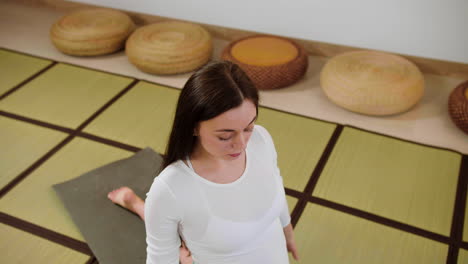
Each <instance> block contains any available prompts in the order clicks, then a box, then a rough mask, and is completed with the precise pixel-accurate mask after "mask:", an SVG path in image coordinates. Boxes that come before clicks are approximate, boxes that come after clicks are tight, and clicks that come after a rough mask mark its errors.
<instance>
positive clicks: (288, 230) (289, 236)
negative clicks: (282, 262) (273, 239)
mask: <svg viewBox="0 0 468 264" xmlns="http://www.w3.org/2000/svg"><path fill="white" fill-rule="evenodd" d="M283 232H284V236H285V238H286V247H287V249H288V252H291V254H292V256H293V258H294V259H295V260H297V261H299V254H298V253H297V247H296V241H294V231H293V227H292V225H291V224H289V225H287V226H286V227H285V228H283Z"/></svg>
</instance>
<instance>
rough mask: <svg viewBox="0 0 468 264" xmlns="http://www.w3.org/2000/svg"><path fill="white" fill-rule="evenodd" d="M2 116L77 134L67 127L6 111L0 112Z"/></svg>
mask: <svg viewBox="0 0 468 264" xmlns="http://www.w3.org/2000/svg"><path fill="white" fill-rule="evenodd" d="M0 115H2V116H5V117H9V118H11V119H15V120H19V121H23V122H26V123H30V124H33V125H38V126H41V127H45V128H50V129H53V130H58V131H60V132H64V133H67V134H73V133H74V132H75V130H74V129H72V128H67V127H63V126H58V125H54V124H51V123H47V122H44V121H41V120H37V119H33V118H29V117H25V116H20V115H17V114H14V113H11V112H6V111H2V110H0Z"/></svg>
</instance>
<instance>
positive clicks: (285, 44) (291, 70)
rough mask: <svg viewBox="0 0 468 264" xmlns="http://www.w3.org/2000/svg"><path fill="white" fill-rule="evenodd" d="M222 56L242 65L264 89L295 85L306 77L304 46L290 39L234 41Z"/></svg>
mask: <svg viewBox="0 0 468 264" xmlns="http://www.w3.org/2000/svg"><path fill="white" fill-rule="evenodd" d="M221 57H222V58H223V59H224V60H229V61H232V62H234V63H236V64H238V65H239V66H240V67H241V68H242V69H243V70H244V71H245V72H246V73H247V75H248V76H249V77H250V79H251V80H252V81H253V83H254V84H255V86H256V87H257V88H258V89H260V90H270V89H278V88H282V87H285V86H288V85H291V84H293V83H295V82H297V81H298V80H299V79H301V78H302V76H304V74H305V72H306V70H307V66H308V58H307V53H306V51H305V50H304V48H302V47H301V46H299V45H298V44H297V43H295V42H293V41H291V40H289V39H285V38H280V37H273V36H266V35H255V36H250V37H246V38H242V39H239V40H236V41H234V42H231V43H230V44H229V45H228V46H227V47H226V48H225V49H224V50H223V53H222V55H221Z"/></svg>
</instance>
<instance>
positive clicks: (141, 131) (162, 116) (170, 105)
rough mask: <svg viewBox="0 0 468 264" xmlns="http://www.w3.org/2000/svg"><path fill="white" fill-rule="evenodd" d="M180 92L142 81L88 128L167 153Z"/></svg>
mask: <svg viewBox="0 0 468 264" xmlns="http://www.w3.org/2000/svg"><path fill="white" fill-rule="evenodd" d="M179 93H180V91H179V90H176V89H171V88H166V87H162V86H159V85H155V84H150V83H146V82H139V83H138V84H137V85H135V87H133V88H132V89H131V90H130V91H129V92H128V93H127V94H125V95H124V96H123V97H122V98H120V99H119V100H118V101H117V102H115V103H114V104H113V105H112V106H111V107H109V108H108V109H107V110H106V111H104V112H103V113H102V114H101V115H100V116H99V117H98V118H96V120H94V121H93V122H92V123H91V124H89V126H87V127H86V129H85V130H84V131H85V132H88V133H91V134H94V135H98V136H101V137H105V138H109V139H112V140H116V141H119V142H123V143H126V144H129V145H132V146H137V147H140V148H145V147H151V148H153V149H154V150H155V151H156V152H159V153H164V152H165V151H166V143H167V140H168V137H169V134H170V132H171V128H172V122H173V119H174V113H175V108H176V104H177V99H178V98H179Z"/></svg>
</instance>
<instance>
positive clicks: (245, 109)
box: [201, 100, 257, 130]
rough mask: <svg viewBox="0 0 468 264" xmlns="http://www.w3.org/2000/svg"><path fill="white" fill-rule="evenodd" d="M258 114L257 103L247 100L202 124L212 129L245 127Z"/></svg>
mask: <svg viewBox="0 0 468 264" xmlns="http://www.w3.org/2000/svg"><path fill="white" fill-rule="evenodd" d="M256 116H257V108H256V107H255V105H254V104H253V103H252V102H250V101H248V100H246V101H244V103H242V105H240V106H239V107H236V108H233V109H231V110H228V111H226V112H224V113H222V114H220V115H218V116H216V117H214V118H212V119H210V120H207V121H205V122H202V124H201V125H207V127H209V128H210V129H214V130H218V129H233V130H237V129H244V128H245V127H247V126H248V125H249V124H250V123H252V121H253V120H254V119H255V118H256Z"/></svg>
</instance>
